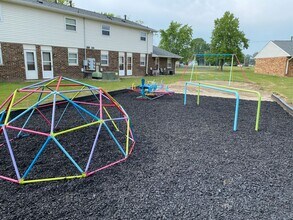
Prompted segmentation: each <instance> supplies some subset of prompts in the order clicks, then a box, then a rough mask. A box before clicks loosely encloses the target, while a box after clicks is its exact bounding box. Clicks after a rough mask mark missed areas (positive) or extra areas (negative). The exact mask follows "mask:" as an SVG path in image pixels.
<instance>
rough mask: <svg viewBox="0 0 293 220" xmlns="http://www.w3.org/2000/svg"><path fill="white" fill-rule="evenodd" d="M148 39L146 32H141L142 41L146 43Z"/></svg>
mask: <svg viewBox="0 0 293 220" xmlns="http://www.w3.org/2000/svg"><path fill="white" fill-rule="evenodd" d="M146 38H147V34H146V32H140V40H141V41H146Z"/></svg>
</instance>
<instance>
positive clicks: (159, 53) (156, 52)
mask: <svg viewBox="0 0 293 220" xmlns="http://www.w3.org/2000/svg"><path fill="white" fill-rule="evenodd" d="M152 56H153V57H165V58H176V59H181V58H182V57H181V56H179V55H177V54H174V53H171V52H169V51H167V50H164V49H162V48H159V47H156V46H153V55H152Z"/></svg>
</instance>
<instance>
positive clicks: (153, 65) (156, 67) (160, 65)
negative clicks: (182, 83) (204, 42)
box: [149, 46, 182, 75]
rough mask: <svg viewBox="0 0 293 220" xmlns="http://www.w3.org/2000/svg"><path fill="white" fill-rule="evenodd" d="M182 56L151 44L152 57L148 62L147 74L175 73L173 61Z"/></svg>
mask: <svg viewBox="0 0 293 220" xmlns="http://www.w3.org/2000/svg"><path fill="white" fill-rule="evenodd" d="M181 58H182V57H181V56H179V55H177V54H174V53H171V52H169V51H167V50H164V49H162V48H159V47H156V46H153V54H152V59H150V63H149V67H150V68H149V74H152V75H158V74H175V63H176V61H178V60H179V59H181Z"/></svg>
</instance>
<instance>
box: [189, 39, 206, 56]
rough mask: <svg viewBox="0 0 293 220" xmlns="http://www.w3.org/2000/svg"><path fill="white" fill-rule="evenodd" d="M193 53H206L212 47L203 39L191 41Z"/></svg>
mask: <svg viewBox="0 0 293 220" xmlns="http://www.w3.org/2000/svg"><path fill="white" fill-rule="evenodd" d="M191 50H192V53H196V54H200V53H206V52H208V51H209V50H210V45H209V44H208V43H207V42H206V41H205V40H204V39H202V38H195V39H193V40H192V41H191Z"/></svg>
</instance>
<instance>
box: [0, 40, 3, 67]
mask: <svg viewBox="0 0 293 220" xmlns="http://www.w3.org/2000/svg"><path fill="white" fill-rule="evenodd" d="M0 65H3V57H2V47H1V44H0Z"/></svg>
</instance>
